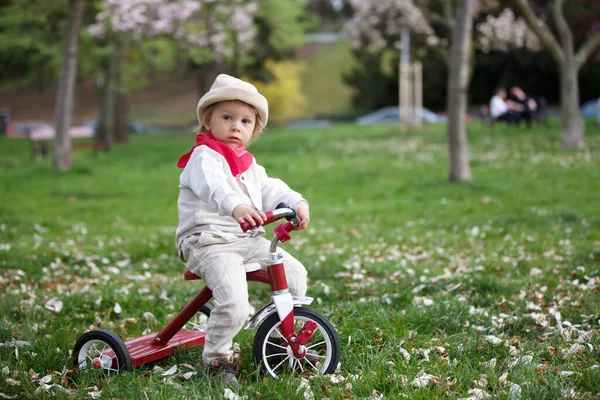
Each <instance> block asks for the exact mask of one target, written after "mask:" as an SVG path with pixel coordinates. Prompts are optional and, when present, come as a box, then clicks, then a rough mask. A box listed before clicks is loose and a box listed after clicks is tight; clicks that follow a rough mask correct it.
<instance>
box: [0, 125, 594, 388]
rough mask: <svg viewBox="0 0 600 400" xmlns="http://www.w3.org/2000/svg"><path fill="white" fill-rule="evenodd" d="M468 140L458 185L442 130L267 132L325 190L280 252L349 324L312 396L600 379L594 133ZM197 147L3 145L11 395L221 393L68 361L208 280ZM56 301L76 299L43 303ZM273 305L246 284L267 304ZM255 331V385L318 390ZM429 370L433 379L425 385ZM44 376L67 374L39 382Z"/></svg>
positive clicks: (4, 365) (149, 373) (259, 151)
mask: <svg viewBox="0 0 600 400" xmlns="http://www.w3.org/2000/svg"><path fill="white" fill-rule="evenodd" d="M469 134H470V146H471V152H470V153H471V167H472V172H473V176H474V180H473V182H472V183H468V184H461V185H452V184H450V183H448V181H447V176H448V170H447V165H448V159H447V158H448V157H447V145H446V135H445V132H444V130H443V128H442V127H431V126H428V127H425V128H424V129H422V130H420V131H411V132H400V131H399V130H398V129H397V128H395V127H393V126H373V127H356V126H353V125H339V126H334V127H332V128H330V129H326V130H293V131H285V130H277V129H273V130H270V131H269V133H268V134H266V135H265V136H264V137H262V138H261V139H260V140H259V141H257V142H256V143H255V144H254V145H253V146H252V151H253V152H254V153H255V155H256V157H257V159H258V160H259V162H260V163H261V164H263V165H264V166H265V167H266V169H267V171H268V172H269V173H270V175H272V176H276V177H281V178H283V179H284V180H285V181H286V182H287V183H289V184H290V185H291V186H292V187H293V188H295V189H297V190H299V191H300V192H302V193H303V194H304V195H305V197H306V198H307V199H308V200H309V202H310V203H311V225H310V227H309V230H308V231H305V232H300V233H297V234H296V235H295V239H294V240H292V241H291V242H289V244H285V245H284V247H285V248H286V249H288V250H289V251H290V252H292V253H293V254H295V255H296V256H297V257H298V258H299V259H300V260H302V261H303V262H304V264H305V265H306V266H307V269H308V270H309V276H310V284H309V295H311V296H313V297H315V298H316V300H315V302H314V303H313V305H312V306H311V307H313V308H314V309H316V310H317V311H318V312H320V313H322V314H324V315H325V316H327V317H328V318H329V319H330V320H331V322H332V323H333V324H334V325H335V327H336V329H337V331H338V334H339V337H340V341H341V343H342V346H341V349H342V355H341V366H340V370H339V372H337V374H338V375H341V376H342V377H343V378H344V379H345V381H344V382H343V383H332V381H331V380H330V378H329V377H313V378H311V379H310V380H309V382H310V388H311V390H312V393H313V394H314V397H315V398H317V399H320V398H331V399H341V398H356V399H363V398H371V397H372V396H375V397H376V396H378V395H381V394H383V395H384V398H411V399H430V398H437V397H439V398H445V397H451V398H466V397H469V396H474V395H476V392H474V390H475V389H481V390H483V391H485V392H486V393H488V394H490V395H491V396H492V397H494V398H507V399H508V398H511V394H510V393H511V390H512V391H513V393H516V392H517V391H520V393H521V396H522V398H536V399H553V398H565V397H567V396H569V395H570V394H572V395H573V397H575V398H595V397H596V396H597V394H598V393H599V392H600V369H599V368H598V365H599V364H600V361H599V356H600V351H599V350H598V349H599V346H600V336H599V335H598V328H599V323H600V322H599V320H600V311H599V310H600V294H599V285H598V284H599V283H600V276H599V272H600V271H599V270H600V268H599V264H598V260H599V259H600V212H599V210H600V129H599V128H598V127H597V126H595V125H591V124H590V125H589V126H588V129H587V132H586V143H587V145H588V150H587V151H585V152H570V151H565V150H562V149H561V148H560V146H559V127H558V125H557V122H556V121H553V126H552V127H551V128H540V127H535V128H534V129H532V130H526V129H525V128H521V129H507V128H506V127H502V126H499V127H496V128H495V129H494V130H493V131H487V130H484V129H482V128H481V126H480V124H479V123H478V122H474V123H472V124H471V125H470V126H469ZM192 141H193V135H192V134H181V133H173V134H164V135H158V136H135V137H133V138H132V142H131V143H129V144H124V145H116V146H114V148H113V149H112V151H111V152H110V153H109V154H98V155H96V156H95V155H94V154H93V153H92V152H90V151H79V152H76V153H75V154H74V163H73V168H72V169H71V171H69V172H66V173H57V172H55V171H53V170H52V169H51V166H50V164H51V163H50V161H49V160H45V161H44V160H39V159H38V160H37V161H35V162H32V161H31V160H30V156H29V153H28V145H27V143H26V142H24V141H20V140H6V139H1V140H0V200H1V201H0V291H1V294H0V309H1V310H2V313H1V316H0V371H2V372H1V374H2V377H1V378H2V379H0V393H3V394H5V395H7V396H17V397H18V398H49V397H53V398H73V397H77V398H89V397H90V395H89V394H88V393H90V392H101V396H100V398H106V399H109V398H121V399H146V398H150V399H172V398H182V399H192V398H209V397H211V398H223V387H221V386H219V385H213V384H210V383H209V381H208V380H207V379H206V377H205V376H204V375H203V374H202V373H199V374H198V376H197V377H196V378H193V379H191V380H179V379H168V378H165V377H163V376H162V375H161V373H159V372H156V371H155V370H154V369H153V367H154V366H150V367H142V368H139V369H137V370H135V371H134V372H133V373H130V374H128V373H126V374H122V375H119V376H117V377H114V378H106V377H103V376H99V375H95V374H91V375H87V374H83V373H80V372H74V371H73V370H72V362H71V355H70V353H69V352H70V351H71V350H72V348H73V346H74V344H75V341H76V340H77V338H78V337H79V336H80V335H81V334H82V333H84V332H85V331H86V330H88V329H90V328H95V327H100V328H103V329H109V330H113V331H115V332H117V333H118V334H119V335H121V336H122V337H123V338H130V337H134V336H139V335H141V334H142V333H143V332H144V331H146V330H152V331H156V330H158V329H160V327H161V326H162V325H163V324H164V323H166V322H167V321H168V319H169V317H170V316H172V315H173V314H174V313H175V312H176V311H177V310H178V309H179V308H180V307H181V306H182V305H183V304H185V303H186V302H187V301H188V299H189V298H191V296H192V295H193V294H194V293H195V292H196V291H197V290H198V289H199V287H200V286H201V283H198V282H185V281H183V279H182V273H183V265H182V264H181V262H180V261H179V260H178V259H177V256H176V252H175V248H174V230H175V226H176V224H177V208H176V201H177V181H178V174H179V170H178V169H177V168H176V167H175V161H176V159H177V158H178V156H179V155H180V154H182V153H184V152H185V151H187V150H188V149H189V147H190V145H191V142H192ZM53 298H54V299H58V300H60V301H62V302H63V304H64V308H63V309H62V311H60V312H58V313H54V312H52V311H50V310H48V309H47V308H45V304H46V303H47V302H48V300H50V299H53ZM267 300H268V290H267V288H265V287H263V286H253V287H252V293H251V302H252V304H253V305H254V306H255V307H259V306H261V305H262V304H264V303H265V302H266V301H267ZM116 303H118V304H119V305H120V306H121V309H122V311H121V313H120V314H118V313H116V312H115V311H114V306H115V304H116ZM144 312H151V313H152V314H153V315H154V317H155V318H156V321H157V322H153V321H152V320H151V319H146V318H144V317H143V313H144ZM558 313H560V316H559V317H558V315H559V314H558ZM558 319H560V321H562V324H560V325H559V324H558V322H557V321H558ZM586 332H588V333H587V334H586ZM252 337H253V332H242V333H240V335H239V336H238V337H237V338H236V342H238V343H239V344H240V345H241V349H242V353H241V356H240V360H241V361H242V370H241V379H242V381H243V384H244V389H243V391H242V394H245V395H247V396H248V398H249V399H252V398H257V397H260V398H262V399H279V398H283V397H286V398H290V399H296V398H298V399H302V398H304V394H303V392H297V388H298V386H299V385H300V377H297V376H286V377H284V378H283V379H280V380H278V381H275V380H273V379H270V378H267V377H263V376H260V375H259V374H257V373H256V371H255V368H254V366H253V365H252V362H251V340H252ZM15 341H24V342H26V344H23V343H22V342H15ZM569 350H572V351H569ZM404 351H405V352H407V353H404ZM403 354H409V355H410V359H408V358H407V357H405V356H404V355H403ZM200 362H201V348H195V349H190V350H185V351H178V352H176V354H175V355H174V356H172V357H170V358H167V359H165V360H162V361H161V362H159V363H157V364H156V365H157V366H160V367H161V368H162V369H163V370H166V369H168V368H170V367H172V366H173V365H179V372H180V373H184V372H187V369H186V367H183V366H181V364H184V363H187V364H190V365H191V366H193V367H195V368H198V367H199V365H200ZM424 374H429V375H431V376H433V377H434V378H431V380H430V383H429V384H427V385H426V386H425V387H419V386H418V385H417V382H418V381H419V380H418V379H421V381H424V380H425V378H426V377H427V375H424ZM46 375H51V377H52V383H53V384H56V386H54V387H51V388H46V387H44V386H43V385H42V384H41V383H40V379H41V378H43V377H44V376H46ZM46 389H47V390H46ZM257 393H260V395H258V394H257Z"/></svg>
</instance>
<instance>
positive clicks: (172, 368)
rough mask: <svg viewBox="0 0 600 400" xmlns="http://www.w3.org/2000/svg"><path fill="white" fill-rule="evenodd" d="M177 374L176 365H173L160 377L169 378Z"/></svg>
mask: <svg viewBox="0 0 600 400" xmlns="http://www.w3.org/2000/svg"><path fill="white" fill-rule="evenodd" d="M176 372H177V365H173V366H172V367H171V368H169V369H168V370H166V371H165V372H163V373H162V376H171V375H175V373H176Z"/></svg>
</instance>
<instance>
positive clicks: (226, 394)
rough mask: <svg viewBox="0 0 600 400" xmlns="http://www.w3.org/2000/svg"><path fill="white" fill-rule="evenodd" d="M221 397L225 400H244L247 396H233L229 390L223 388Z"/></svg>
mask: <svg viewBox="0 0 600 400" xmlns="http://www.w3.org/2000/svg"><path fill="white" fill-rule="evenodd" d="M223 397H224V398H225V399H226V400H246V399H247V398H248V396H239V395H237V394H235V393H234V392H233V391H232V390H231V389H229V388H225V392H224V393H223Z"/></svg>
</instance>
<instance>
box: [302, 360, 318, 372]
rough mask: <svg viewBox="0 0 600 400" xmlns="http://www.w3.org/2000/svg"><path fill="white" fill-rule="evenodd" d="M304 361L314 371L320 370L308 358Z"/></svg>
mask: <svg viewBox="0 0 600 400" xmlns="http://www.w3.org/2000/svg"><path fill="white" fill-rule="evenodd" d="M304 361H306V362H307V363H308V364H309V365H310V366H311V367H312V368H313V369H314V370H316V371H318V370H319V368H317V367H316V366H315V365H314V364H313V363H311V362H310V360H309V359H308V358H306V357H304Z"/></svg>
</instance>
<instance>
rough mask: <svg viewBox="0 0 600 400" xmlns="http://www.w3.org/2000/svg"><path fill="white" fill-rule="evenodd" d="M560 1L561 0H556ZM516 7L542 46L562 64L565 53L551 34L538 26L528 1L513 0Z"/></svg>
mask: <svg viewBox="0 0 600 400" xmlns="http://www.w3.org/2000/svg"><path fill="white" fill-rule="evenodd" d="M557 1H559V2H561V3H562V0H557ZM514 3H515V5H516V8H517V9H518V10H519V12H520V14H521V16H522V17H523V19H524V20H525V22H527V25H528V26H529V29H531V30H532V31H533V32H534V33H535V34H536V35H537V37H538V38H539V39H540V41H541V42H542V44H543V45H544V47H546V49H547V50H548V51H549V52H550V54H552V57H554V59H555V60H556V61H557V62H558V63H559V64H563V63H564V60H565V53H564V51H563V49H562V48H561V47H560V45H559V44H558V42H557V41H556V39H555V38H554V36H552V34H551V33H550V32H548V31H546V30H544V29H542V27H540V26H539V25H538V24H537V21H536V20H535V15H534V13H533V10H532V9H531V6H530V5H529V2H527V0H514Z"/></svg>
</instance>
